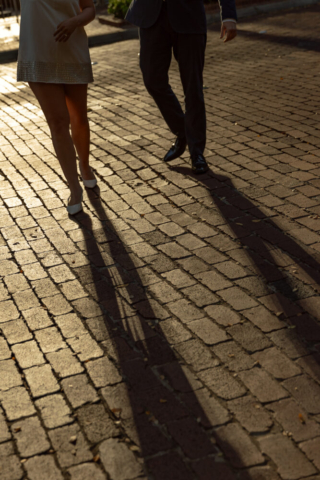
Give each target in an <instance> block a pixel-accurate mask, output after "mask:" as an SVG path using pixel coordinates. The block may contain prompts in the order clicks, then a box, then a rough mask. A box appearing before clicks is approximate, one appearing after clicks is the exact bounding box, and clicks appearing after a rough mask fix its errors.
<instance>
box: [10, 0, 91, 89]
mask: <svg viewBox="0 0 320 480" xmlns="http://www.w3.org/2000/svg"><path fill="white" fill-rule="evenodd" d="M20 3H21V26H20V47H19V54H18V71H17V80H18V81H19V82H42V83H71V84H75V83H80V84H86V83H89V82H92V81H93V76H92V67H91V60H90V54H89V47H88V38H87V35H86V32H85V30H84V28H83V27H78V28H76V30H75V31H74V32H73V34H72V35H71V37H70V38H69V39H68V41H67V42H56V41H55V38H54V36H53V34H54V33H55V31H56V29H57V26H58V25H59V24H60V23H61V22H63V21H64V20H66V19H68V18H71V17H74V16H75V15H77V14H79V13H80V6H79V0H20Z"/></svg>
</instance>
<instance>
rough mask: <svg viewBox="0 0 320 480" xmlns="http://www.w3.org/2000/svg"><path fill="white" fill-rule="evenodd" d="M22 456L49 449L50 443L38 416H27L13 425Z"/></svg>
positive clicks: (30, 455) (31, 455)
mask: <svg viewBox="0 0 320 480" xmlns="http://www.w3.org/2000/svg"><path fill="white" fill-rule="evenodd" d="M11 431H12V433H13V436H14V437H15V439H16V442H17V447H18V450H19V452H20V455H21V456H22V457H33V456H34V455H37V454H40V453H44V452H46V451H48V450H49V448H50V443H49V442H48V439H47V437H46V434H45V430H44V429H43V428H42V426H41V424H40V421H39V419H38V418H37V417H30V418H25V419H23V420H19V421H17V422H15V423H13V424H12V425H11Z"/></svg>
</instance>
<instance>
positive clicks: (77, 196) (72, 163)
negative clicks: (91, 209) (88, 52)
mask: <svg viewBox="0 0 320 480" xmlns="http://www.w3.org/2000/svg"><path fill="white" fill-rule="evenodd" d="M30 88H31V90H32V91H33V93H34V94H35V96H36V98H37V100H38V102H39V103H40V106H41V108H42V111H43V113H44V115H45V117H46V120H47V122H48V125H49V128H50V131H51V135H52V142H53V146H54V149H55V152H56V154H57V157H58V160H59V162H60V165H61V168H62V171H63V173H64V175H65V177H66V179H67V182H68V184H69V188H70V191H71V198H70V201H69V205H74V204H77V203H80V201H81V193H82V189H81V186H80V183H79V179H78V173H77V161H76V152H75V148H74V145H73V141H72V138H71V135H70V131H69V124H70V117H69V112H68V108H67V104H66V97H65V90H64V85H58V84H52V83H38V82H30Z"/></svg>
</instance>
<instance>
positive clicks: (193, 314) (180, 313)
mask: <svg viewBox="0 0 320 480" xmlns="http://www.w3.org/2000/svg"><path fill="white" fill-rule="evenodd" d="M167 307H168V308H169V310H170V311H171V312H172V313H173V314H174V315H175V316H176V317H178V318H180V320H181V321H182V323H189V322H192V320H196V319H197V318H201V317H202V316H203V314H202V312H201V311H200V310H199V309H198V308H196V307H194V306H193V305H192V304H191V303H190V302H188V301H187V300H185V299H182V300H177V301H175V302H172V303H168V304H167Z"/></svg>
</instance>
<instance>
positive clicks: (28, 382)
mask: <svg viewBox="0 0 320 480" xmlns="http://www.w3.org/2000/svg"><path fill="white" fill-rule="evenodd" d="M319 13H320V8H319V7H315V8H313V9H308V10H300V11H292V12H291V13H287V14H285V15H284V14H283V15H282V16H280V15H277V16H273V17H260V18H259V19H258V20H257V21H250V22H249V21H248V22H246V23H242V24H241V25H240V29H241V31H240V34H239V36H238V38H237V39H236V40H235V41H234V42H232V43H230V44H229V45H224V44H221V43H220V42H219V39H218V32H217V31H210V32H209V35H208V49H207V63H206V70H205V96H206V104H207V112H208V143H207V151H206V156H207V159H208V162H209V164H210V171H209V172H208V174H206V175H203V176H200V177H195V176H193V174H192V172H191V169H190V161H189V158H188V155H187V154H185V155H184V156H183V158H181V159H179V160H176V161H174V162H173V164H172V165H171V166H170V165H167V164H164V163H163V162H162V157H163V155H164V153H165V152H166V150H167V149H168V148H169V146H170V144H171V142H172V140H173V138H172V136H171V135H170V134H168V131H167V128H166V126H165V124H164V122H163V120H162V119H161V118H160V114H159V112H158V109H157V108H156V107H155V105H154V104H153V101H152V100H151V98H150V97H149V96H148V94H147V93H146V91H145V89H144V86H143V85H142V81H141V74H140V71H139V66H138V42H137V41H128V42H123V43H120V44H115V45H111V46H104V47H99V48H96V49H92V50H91V53H92V60H93V61H94V62H97V63H96V65H95V66H94V72H95V79H96V82H95V84H93V85H92V86H91V87H90V98H89V116H90V122H91V128H92V166H93V168H94V171H95V173H96V175H97V177H98V180H99V188H97V189H96V190H95V191H93V192H90V191H87V192H86V194H85V199H84V200H85V206H84V212H83V213H81V214H79V215H78V216H77V217H76V218H68V216H67V212H66V209H65V203H66V200H67V197H68V189H67V187H66V183H65V180H64V178H63V176H62V173H61V170H60V168H59V165H58V162H57V160H56V158H55V156H54V153H53V148H52V144H51V140H50V136H49V131H48V127H47V125H46V122H45V120H44V117H43V115H42V113H41V111H40V110H39V107H38V105H37V103H36V101H35V100H34V98H33V96H32V95H31V92H30V89H29V88H28V87H27V86H26V85H24V84H16V83H15V65H14V64H9V65H3V66H0V75H1V77H0V107H1V117H0V148H1V151H0V202H1V203H0V209H1V215H0V232H1V235H0V329H1V336H0V360H1V361H0V403H1V408H0V476H1V480H20V479H28V480H43V479H47V478H50V479H54V480H56V479H57V480H60V479H63V478H65V479H67V478H71V480H88V479H93V480H102V479H111V480H135V479H138V478H139V479H150V480H171V479H172V480H189V479H200V480H213V479H214V480H235V479H238V480H279V479H283V480H298V479H308V480H311V479H312V480H319V479H320V474H319V470H320V455H319V452H320V385H319V381H320V366H319V362H320V326H319V320H320V314H319V311H320V300H319V291H320V287H319V278H320V273H319V270H320V268H319V263H320V236H319V230H320V219H319V215H320V179H319V175H320V168H319V164H320V150H319V145H320V121H319V119H320V86H319V73H320V67H319V39H320V38H319V35H320V34H319V28H318V18H319ZM171 84H172V86H173V88H174V89H175V90H176V91H177V92H178V94H179V95H180V98H181V99H182V96H181V94H182V92H181V86H180V81H179V76H178V71H177V68H176V65H175V64H174V65H173V69H172V72H171ZM49 475H51V476H49Z"/></svg>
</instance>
